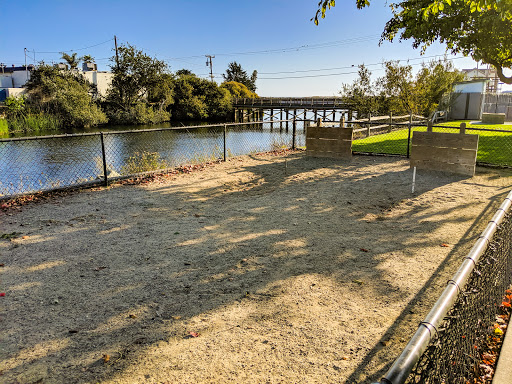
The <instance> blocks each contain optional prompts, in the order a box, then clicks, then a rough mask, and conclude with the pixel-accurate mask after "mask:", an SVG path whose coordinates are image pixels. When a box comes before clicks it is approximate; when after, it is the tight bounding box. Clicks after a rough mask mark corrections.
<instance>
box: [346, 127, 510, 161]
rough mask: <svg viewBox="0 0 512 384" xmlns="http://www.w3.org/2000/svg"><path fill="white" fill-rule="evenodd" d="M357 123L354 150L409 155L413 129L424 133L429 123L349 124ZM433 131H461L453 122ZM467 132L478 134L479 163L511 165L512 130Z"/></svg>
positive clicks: (472, 129) (355, 151) (472, 130)
mask: <svg viewBox="0 0 512 384" xmlns="http://www.w3.org/2000/svg"><path fill="white" fill-rule="evenodd" d="M347 124H352V125H353V126H354V142H353V144H352V150H353V151H354V153H371V154H385V155H399V156H407V157H409V154H410V151H411V140H412V137H413V136H414V132H425V131H426V130H427V125H426V123H421V124H419V123H417V122H412V123H411V124H409V123H394V122H393V124H382V123H381V122H375V121H372V122H365V123H362V122H359V123H350V122H349V123H347ZM432 128H433V131H434V132H445V133H459V128H458V127H456V126H450V125H445V124H443V125H434V126H433V127H432ZM466 133H468V134H473V135H478V136H479V142H478V153H477V159H476V161H477V164H481V165H486V164H488V165H498V166H506V167H511V166H512V129H511V130H504V129H488V128H475V127H470V128H466Z"/></svg>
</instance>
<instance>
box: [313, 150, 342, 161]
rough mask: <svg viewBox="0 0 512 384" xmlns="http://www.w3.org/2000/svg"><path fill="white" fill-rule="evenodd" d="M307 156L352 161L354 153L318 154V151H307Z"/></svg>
mask: <svg viewBox="0 0 512 384" xmlns="http://www.w3.org/2000/svg"><path fill="white" fill-rule="evenodd" d="M306 156H311V157H328V158H333V159H351V158H352V152H318V151H308V150H307V149H306Z"/></svg>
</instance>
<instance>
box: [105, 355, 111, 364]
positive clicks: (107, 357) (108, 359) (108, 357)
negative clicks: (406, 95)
mask: <svg viewBox="0 0 512 384" xmlns="http://www.w3.org/2000/svg"><path fill="white" fill-rule="evenodd" d="M109 361H110V356H109V355H107V354H105V355H103V362H104V363H108V362H109Z"/></svg>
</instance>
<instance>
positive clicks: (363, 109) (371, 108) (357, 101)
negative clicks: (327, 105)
mask: <svg viewBox="0 0 512 384" xmlns="http://www.w3.org/2000/svg"><path fill="white" fill-rule="evenodd" d="M371 76H372V73H371V72H370V70H369V69H368V68H367V67H365V66H364V64H363V65H360V66H359V71H358V78H357V79H355V80H354V81H353V82H352V84H343V85H342V89H341V92H340V94H341V96H342V97H343V101H344V102H345V103H348V104H351V105H352V106H353V108H354V109H355V110H356V111H357V117H358V118H364V117H367V116H368V115H369V114H375V113H378V112H379V111H380V110H381V109H382V108H381V100H380V98H379V97H378V95H377V92H376V89H377V86H376V85H375V84H374V83H373V82H372V80H371Z"/></svg>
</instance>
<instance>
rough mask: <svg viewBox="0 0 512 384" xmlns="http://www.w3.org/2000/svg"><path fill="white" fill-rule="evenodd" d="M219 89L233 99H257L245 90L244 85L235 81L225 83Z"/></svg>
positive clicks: (253, 94) (249, 91) (252, 93)
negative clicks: (225, 91)
mask: <svg viewBox="0 0 512 384" xmlns="http://www.w3.org/2000/svg"><path fill="white" fill-rule="evenodd" d="M220 87H221V88H224V89H226V90H227V91H228V92H229V93H230V95H231V97H234V98H239V99H241V98H251V99H255V98H257V97H258V95H257V94H256V93H254V92H252V91H251V90H249V88H247V87H246V86H245V85H244V84H242V83H238V82H236V81H225V82H223V83H222V84H221V85H220Z"/></svg>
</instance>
